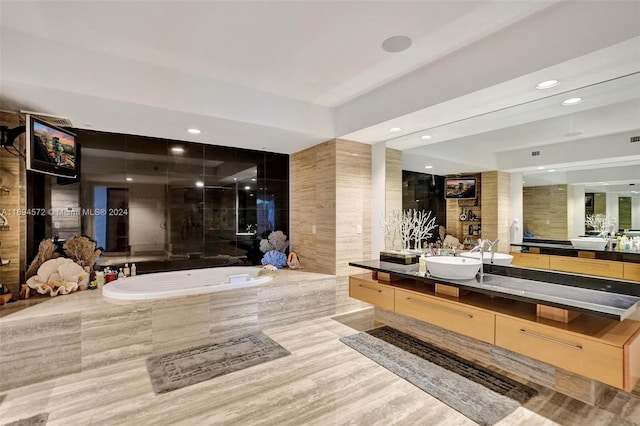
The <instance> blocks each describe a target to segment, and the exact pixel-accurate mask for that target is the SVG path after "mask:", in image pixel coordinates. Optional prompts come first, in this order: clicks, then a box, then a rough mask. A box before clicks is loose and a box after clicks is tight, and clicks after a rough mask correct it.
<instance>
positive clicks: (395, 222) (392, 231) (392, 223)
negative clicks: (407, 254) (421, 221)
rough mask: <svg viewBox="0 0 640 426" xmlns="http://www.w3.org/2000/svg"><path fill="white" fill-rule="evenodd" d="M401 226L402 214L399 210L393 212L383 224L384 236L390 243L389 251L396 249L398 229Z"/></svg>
mask: <svg viewBox="0 0 640 426" xmlns="http://www.w3.org/2000/svg"><path fill="white" fill-rule="evenodd" d="M401 224H402V214H401V212H400V210H394V211H393V213H392V214H391V218H389V219H388V220H386V221H385V223H384V235H385V237H386V238H387V239H388V240H389V241H391V250H395V249H396V239H397V238H398V237H399V236H400V228H401Z"/></svg>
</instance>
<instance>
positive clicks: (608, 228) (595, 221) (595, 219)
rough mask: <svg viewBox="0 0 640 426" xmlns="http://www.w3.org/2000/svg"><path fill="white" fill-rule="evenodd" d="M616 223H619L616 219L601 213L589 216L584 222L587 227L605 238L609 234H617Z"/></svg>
mask: <svg viewBox="0 0 640 426" xmlns="http://www.w3.org/2000/svg"><path fill="white" fill-rule="evenodd" d="M616 223H617V222H616V219H615V218H613V217H609V216H607V215H604V214H601V213H598V214H588V215H587V216H586V217H585V220H584V224H585V226H586V227H588V228H591V229H593V230H594V231H597V232H598V233H599V234H600V235H602V236H605V235H606V234H607V233H608V234H613V233H615V231H616V229H615V228H616Z"/></svg>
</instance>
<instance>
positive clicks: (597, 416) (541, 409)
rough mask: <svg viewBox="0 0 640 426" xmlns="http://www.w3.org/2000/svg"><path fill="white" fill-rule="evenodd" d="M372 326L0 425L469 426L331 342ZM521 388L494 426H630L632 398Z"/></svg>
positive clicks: (27, 390)
mask: <svg viewBox="0 0 640 426" xmlns="http://www.w3.org/2000/svg"><path fill="white" fill-rule="evenodd" d="M372 326H374V323H373V315H372V312H371V311H370V310H365V311H361V312H359V313H355V314H347V315H342V316H339V317H334V318H329V317H327V318H321V319H316V320H310V321H304V322H300V323H297V324H293V325H286V326H278V327H272V328H269V329H265V330H264V331H265V332H266V333H267V334H268V335H269V336H270V337H271V338H273V339H274V340H276V341H277V342H278V343H280V344H281V345H282V346H284V347H285V348H286V349H288V350H289V351H290V352H291V355H290V356H287V357H284V358H280V359H278V360H275V361H272V362H269V363H266V364H261V365H258V366H255V367H251V368H248V369H245V370H242V371H238V372H234V373H231V374H228V375H226V376H222V377H218V378H215V379H213V380H210V381H207V382H204V383H200V384H197V385H193V386H190V387H187V388H183V389H179V390H176V391H173V392H169V393H167V394H160V395H155V394H154V393H153V391H152V389H151V385H150V383H149V379H148V375H147V371H146V367H145V360H144V358H139V359H134V360H131V361H127V362H122V363H118V364H114V365H110V366H106V367H101V368H97V369H93V370H89V371H85V372H81V373H76V374H72V375H69V376H65V377H62V378H58V379H53V380H49V381H46V382H42V383H38V384H34V385H29V386H23V387H20V388H16V389H12V390H9V391H7V392H3V393H0V425H4V424H6V423H9V422H12V421H14V420H17V419H21V418H26V417H29V416H32V415H35V414H38V413H41V412H48V413H50V415H49V421H48V423H47V425H49V426H54V425H74V426H75V425H119V426H120V425H136V426H138V425H153V426H159V425H185V426H194V425H323V426H327V425H346V424H349V425H367V426H368V425H385V426H386V425H434V426H436V425H446V426H450V425H473V424H475V423H473V422H472V421H470V420H469V419H467V418H466V417H464V416H463V415H461V414H459V413H458V412H456V411H455V410H453V409H451V408H449V407H448V406H447V405H445V404H443V403H441V402H440V401H438V400H437V399H435V398H433V397H431V396H430V395H429V394H427V393H425V392H422V391H421V390H419V389H418V388H416V387H414V386H413V385H411V384H410V383H408V382H406V381H404V380H402V379H400V378H399V377H397V376H395V375H394V374H393V373H391V372H389V371H387V370H386V369H384V368H383V367H381V366H379V365H377V364H375V363H374V362H373V361H371V360H369V359H368V358H366V357H364V356H362V355H361V354H359V353H358V352H356V351H354V350H352V349H350V348H349V347H347V346H346V345H344V344H342V343H341V342H340V341H338V338H339V337H341V336H345V335H350V334H354V333H355V332H357V331H358V330H363V329H368V328H371V327H372ZM114 338H117V336H114ZM25 368H29V366H25ZM18 374H19V373H18ZM0 380H1V378H0ZM531 385H532V386H534V387H536V388H537V389H538V390H539V392H540V393H539V395H538V396H536V397H535V398H533V399H532V400H531V401H529V402H528V403H527V404H526V405H525V406H522V407H520V408H518V409H517V410H516V411H514V412H513V413H511V414H510V415H509V416H507V417H506V418H504V419H503V420H502V421H501V422H500V423H499V425H501V426H504V425H555V424H559V425H576V426H586V425H589V426H595V425H615V426H624V425H633V424H638V425H640V394H639V395H633V394H626V393H623V392H618V391H616V390H614V389H611V390H610V391H608V392H606V393H605V395H604V397H603V398H602V400H601V401H600V402H599V404H597V406H595V407H592V406H588V405H586V404H583V403H581V402H579V401H576V400H573V399H571V398H568V397H566V396H563V395H562V394H559V393H556V392H553V391H551V390H548V389H546V388H542V387H540V386H537V385H533V384H531Z"/></svg>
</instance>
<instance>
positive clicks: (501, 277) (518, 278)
mask: <svg viewBox="0 0 640 426" xmlns="http://www.w3.org/2000/svg"><path fill="white" fill-rule="evenodd" d="M349 265H351V266H356V267H359V268H363V269H369V270H373V271H378V272H386V273H390V274H394V275H398V276H401V277H404V278H409V279H414V280H418V281H422V282H425V283H427V284H435V283H436V282H437V283H440V284H447V285H452V286H455V287H459V288H462V289H466V290H470V291H475V292H479V293H484V294H489V295H492V296H498V297H504V298H507V299H514V300H520V301H523V302H529V303H540V304H544V305H549V306H555V307H558V308H563V309H570V310H574V311H579V312H583V313H585V314H590V315H595V316H601V317H605V318H611V319H615V320H618V321H622V320H624V319H625V318H627V317H628V316H629V315H631V314H632V313H633V312H634V311H635V310H636V309H637V308H638V307H639V306H640V284H636V283H633V282H631V281H622V280H610V279H603V278H594V277H587V276H582V275H576V274H565V273H556V272H548V271H533V270H527V269H522V268H515V267H496V266H495V265H485V270H484V272H485V273H484V279H483V282H482V283H481V282H479V281H480V280H479V276H476V278H474V279H471V280H451V279H441V278H437V277H432V276H429V275H426V276H424V275H421V274H420V273H419V272H418V265H416V264H413V265H400V264H396V263H390V262H383V261H380V260H366V261H362V262H350V263H349ZM532 278H533V279H532ZM391 285H393V283H391Z"/></svg>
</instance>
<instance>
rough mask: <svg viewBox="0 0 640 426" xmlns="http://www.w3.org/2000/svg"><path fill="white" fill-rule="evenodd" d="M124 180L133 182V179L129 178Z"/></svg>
mask: <svg viewBox="0 0 640 426" xmlns="http://www.w3.org/2000/svg"><path fill="white" fill-rule="evenodd" d="M124 180H126V181H127V182H131V181H133V178H130V177H127V178H124Z"/></svg>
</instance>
